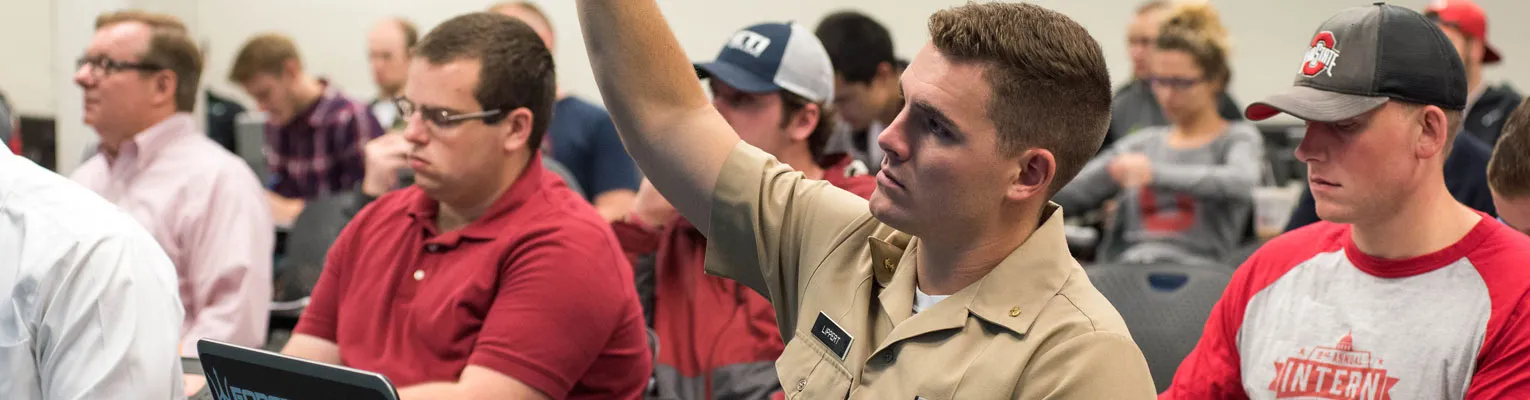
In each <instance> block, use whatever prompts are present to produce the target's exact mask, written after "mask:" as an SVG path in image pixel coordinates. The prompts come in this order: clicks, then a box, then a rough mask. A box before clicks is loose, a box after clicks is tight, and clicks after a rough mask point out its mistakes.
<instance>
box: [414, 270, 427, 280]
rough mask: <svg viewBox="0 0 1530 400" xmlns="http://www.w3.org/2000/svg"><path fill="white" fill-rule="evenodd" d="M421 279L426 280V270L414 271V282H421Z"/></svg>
mask: <svg viewBox="0 0 1530 400" xmlns="http://www.w3.org/2000/svg"><path fill="white" fill-rule="evenodd" d="M421 279H425V270H423V269H417V270H414V280H417V281H418V280H421Z"/></svg>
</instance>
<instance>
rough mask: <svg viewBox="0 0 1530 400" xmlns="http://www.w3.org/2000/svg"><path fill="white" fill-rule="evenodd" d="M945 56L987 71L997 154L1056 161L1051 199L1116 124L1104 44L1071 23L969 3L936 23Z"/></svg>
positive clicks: (1022, 7)
mask: <svg viewBox="0 0 1530 400" xmlns="http://www.w3.org/2000/svg"><path fill="white" fill-rule="evenodd" d="M929 26H930V38H931V41H932V42H933V43H934V44H935V48H936V49H937V50H939V51H940V52H941V54H943V55H945V56H947V57H948V58H950V59H952V60H953V61H955V62H959V63H977V64H979V65H982V66H983V67H984V69H985V72H986V73H985V75H986V76H987V78H988V83H989V85H990V86H991V87H992V89H993V98H992V101H990V102H989V104H988V117H989V118H990V119H992V120H993V124H994V128H995V129H996V130H997V131H998V143H999V146H998V147H999V149H998V150H999V151H1001V152H1004V154H1016V153H1018V152H1020V151H1022V150H1024V149H1026V148H1042V149H1047V150H1049V151H1051V152H1052V154H1053V155H1054V156H1055V157H1056V159H1057V171H1056V175H1055V177H1054V178H1053V180H1052V184H1051V187H1049V188H1048V190H1047V192H1048V193H1047V195H1048V196H1049V197H1050V196H1051V195H1053V194H1056V193H1057V190H1058V189H1061V188H1062V187H1063V185H1066V184H1067V183H1068V181H1071V180H1073V177H1074V176H1075V175H1078V172H1079V170H1081V169H1083V168H1084V164H1085V163H1087V162H1089V159H1090V158H1092V157H1094V153H1095V151H1096V150H1099V148H1100V143H1101V142H1103V141H1104V140H1105V130H1106V127H1107V126H1108V125H1109V123H1110V97H1111V92H1110V74H1109V73H1108V72H1107V71H1106V70H1105V56H1104V55H1103V54H1102V53H1101V51H1100V45H1099V43H1097V42H1095V40H1094V37H1092V36H1090V35H1089V31H1088V30H1085V29H1084V27H1083V26H1080V25H1079V24H1078V23H1077V22H1074V21H1073V20H1072V19H1070V18H1068V17H1067V16H1065V15H1062V14H1060V13H1057V12H1055V11H1052V10H1048V9H1046V8H1043V7H1041V6H1037V5H1034V4H1029V3H981V4H979V3H968V4H967V5H965V6H961V7H956V8H951V9H946V10H941V11H939V12H936V13H935V15H931V16H930V24H929Z"/></svg>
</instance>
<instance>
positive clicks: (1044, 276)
mask: <svg viewBox="0 0 1530 400" xmlns="http://www.w3.org/2000/svg"><path fill="white" fill-rule="evenodd" d="M1042 215H1044V216H1045V218H1046V219H1045V220H1044V221H1043V222H1042V224H1041V226H1040V227H1038V228H1036V231H1035V232H1032V233H1031V236H1030V237H1029V238H1027V239H1026V240H1025V243H1023V244H1021V245H1020V247H1019V248H1016V249H1015V251H1013V252H1010V254H1009V256H1008V257H1005V258H1004V260H1003V261H1000V262H999V265H998V266H996V267H994V269H993V270H992V271H989V272H988V274H987V275H984V276H983V278H982V279H979V280H978V281H977V282H975V283H973V284H972V285H970V286H967V287H966V288H963V289H962V290H960V291H958V292H956V293H954V294H952V295H951V297H948V298H946V299H945V300H942V301H941V302H940V303H937V304H935V306H933V307H931V308H930V309H928V310H924V312H921V313H920V314H919V318H918V321H910V322H913V324H914V325H919V326H914V327H910V329H896V328H895V332H894V333H893V336H895V337H892V338H890V339H892V340H890V341H889V342H893V341H897V340H901V339H902V338H899V337H896V336H906V337H912V336H916V335H918V334H922V333H924V332H931V331H936V330H941V329H947V328H957V327H960V326H961V325H962V324H963V321H964V320H965V319H966V316H967V314H968V313H971V314H972V315H976V316H977V317H978V318H981V319H983V320H984V321H987V322H988V323H991V324H994V325H997V326H1000V327H1004V328H1005V329H1008V330H1010V331H1012V332H1014V333H1016V334H1022V335H1023V334H1025V333H1026V332H1027V331H1029V330H1030V327H1031V325H1032V324H1034V323H1035V322H1036V317H1037V315H1038V314H1040V311H1041V309H1042V307H1043V306H1045V305H1046V303H1047V302H1049V301H1051V300H1052V299H1053V297H1055V296H1056V295H1057V294H1058V293H1060V292H1061V291H1062V288H1063V285H1064V284H1065V283H1067V281H1068V279H1069V277H1070V276H1071V275H1072V272H1073V270H1074V269H1076V268H1078V267H1077V262H1076V261H1075V260H1074V259H1073V256H1072V254H1071V253H1069V252H1068V243H1067V238H1066V236H1064V228H1063V216H1062V211H1061V210H1060V207H1058V205H1057V204H1055V203H1047V206H1046V207H1045V209H1043V210H1042ZM868 246H869V248H870V252H871V254H872V257H873V258H874V260H873V262H874V263H875V264H876V265H873V266H872V269H873V271H874V276H875V279H876V281H877V283H878V285H880V286H882V287H884V288H885V289H883V290H882V293H880V294H879V295H878V298H879V300H880V301H881V303H882V306H883V309H884V312H886V313H888V316H889V318H890V319H891V320H892V323H893V325H894V326H898V325H900V324H901V323H902V322H904V321H905V320H909V319H911V317H912V314H913V310H912V308H913V304H914V303H913V301H914V300H913V297H914V285H915V271H916V270H917V269H918V268H917V259H918V257H916V256H915V255H916V254H917V253H918V251H919V241H918V240H911V239H910V238H909V237H908V236H907V235H906V234H902V233H900V234H898V235H894V236H893V237H891V238H890V239H887V240H884V239H879V238H874V237H873V238H869V239H868ZM961 308H965V309H966V310H965V311H966V312H961V311H959V310H960V309H961ZM925 314H929V316H926V315H925ZM897 331H904V332H902V333H903V335H899V332H897Z"/></svg>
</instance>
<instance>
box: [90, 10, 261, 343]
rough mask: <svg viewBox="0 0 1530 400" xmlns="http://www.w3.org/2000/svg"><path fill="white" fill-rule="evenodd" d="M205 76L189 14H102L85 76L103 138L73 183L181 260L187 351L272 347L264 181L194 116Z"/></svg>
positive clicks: (178, 272) (96, 125)
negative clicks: (202, 343) (205, 344)
mask: <svg viewBox="0 0 1530 400" xmlns="http://www.w3.org/2000/svg"><path fill="white" fill-rule="evenodd" d="M201 71H202V56H201V54H200V53H199V52H198V51H197V48H196V45H195V44H193V43H192V41H191V38H190V37H189V36H188V35H187V34H186V28H185V26H184V25H182V24H181V22H180V21H179V20H178V19H176V18H175V17H172V16H168V15H163V14H152V13H145V12H140V11H123V12H116V13H109V14H105V15H102V16H100V17H99V18H98V19H97V20H96V33H95V36H94V37H93V38H92V39H91V42H90V47H88V48H87V49H86V50H85V55H84V56H83V57H81V58H80V60H79V61H78V69H77V70H76V71H75V75H74V82H75V84H77V85H79V87H80V89H81V90H82V92H83V93H82V94H83V95H84V97H85V101H84V103H85V112H84V115H85V124H86V125H90V126H91V127H92V128H95V130H96V133H97V134H99V135H100V136H101V144H100V147H99V148H98V151H97V154H96V155H95V156H93V157H91V158H90V159H89V160H86V161H85V163H84V164H82V165H81V166H80V167H79V168H78V169H77V170H75V172H74V174H73V176H71V178H72V179H74V180H75V181H76V182H79V183H80V184H81V185H83V186H85V187H87V188H89V189H91V190H92V191H95V192H96V193H98V194H100V195H101V196H102V197H105V198H106V200H107V201H110V202H112V203H115V204H117V206H119V207H121V208H122V209H123V210H125V211H127V212H128V214H131V215H132V216H133V217H134V218H135V219H137V220H138V222H139V223H141V224H143V226H144V227H146V228H148V230H149V232H150V233H152V234H153V235H154V238H155V239H156V240H157V241H158V242H159V245H160V247H163V248H164V250H165V253H167V254H168V255H169V256H170V260H171V261H172V262H173V263H174V264H175V269H176V275H177V276H179V278H180V284H179V287H180V297H181V302H182V303H183V306H184V308H185V322H184V324H183V326H182V328H181V351H182V352H183V353H186V354H187V355H188V356H189V355H192V353H195V352H196V341H197V340H198V339H201V338H209V339H216V340H220V341H225V342H230V343H235V344H239V345H244V346H255V347H259V346H261V345H262V344H264V343H265V339H266V324H267V321H268V318H269V316H268V313H269V310H270V302H271V255H272V246H273V245H274V242H275V235H274V234H273V232H272V226H273V225H272V222H271V215H270V213H269V211H268V209H267V207H266V201H265V194H264V192H263V190H262V189H261V185H260V181H259V179H257V178H256V177H255V173H254V172H253V171H251V170H250V167H249V166H248V165H247V164H245V162H244V161H243V160H241V159H240V158H239V157H237V156H235V155H234V154H233V153H229V152H228V150H225V149H223V147H222V146H219V145H218V144H217V143H216V142H213V141H212V139H209V138H208V137H207V135H205V134H203V133H202V132H201V131H200V130H199V129H198V128H197V122H196V120H195V117H193V116H192V115H191V111H192V107H193V106H194V105H195V104H196V96H197V80H198V78H200V76H201Z"/></svg>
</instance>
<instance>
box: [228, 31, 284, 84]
mask: <svg viewBox="0 0 1530 400" xmlns="http://www.w3.org/2000/svg"><path fill="white" fill-rule="evenodd" d="M287 60H296V61H298V62H299V63H301V62H302V58H301V57H299V56H298V50H297V44H296V43H293V42H292V39H291V38H288V37H287V36H286V35H282V34H280V33H262V34H259V35H255V37H252V38H250V40H249V41H247V42H244V47H241V48H239V55H237V56H235V57H234V68H233V70H231V71H229V73H228V79H229V80H231V81H234V82H237V83H246V82H249V81H250V80H251V79H255V76H256V75H260V74H269V75H276V76H280V75H281V74H282V69H283V68H285V66H286V63H287Z"/></svg>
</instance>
